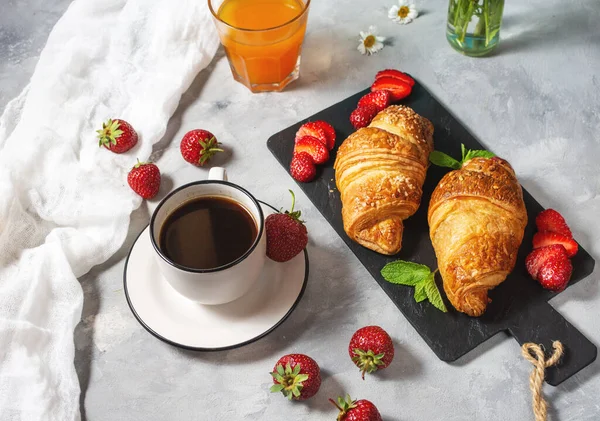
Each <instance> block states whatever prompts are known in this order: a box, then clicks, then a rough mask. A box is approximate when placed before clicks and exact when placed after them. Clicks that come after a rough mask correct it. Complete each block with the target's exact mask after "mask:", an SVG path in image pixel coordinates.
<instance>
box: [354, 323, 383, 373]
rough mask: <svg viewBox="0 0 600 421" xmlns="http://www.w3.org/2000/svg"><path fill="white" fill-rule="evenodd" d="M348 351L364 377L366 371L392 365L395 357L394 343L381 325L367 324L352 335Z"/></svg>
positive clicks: (372, 371)
mask: <svg viewBox="0 0 600 421" xmlns="http://www.w3.org/2000/svg"><path fill="white" fill-rule="evenodd" d="M348 353H349V354H350V358H352V361H353V362H354V364H356V366H357V367H358V368H360V371H361V372H362V378H363V379H364V378H365V373H374V372H375V371H377V370H383V369H384V368H386V367H387V366H388V365H390V363H391V362H392V360H393V359H394V343H393V342H392V338H390V335H388V333H387V332H386V331H385V330H383V329H382V328H380V327H379V326H365V327H363V328H361V329H358V330H357V331H356V332H354V335H352V338H351V339H350V345H349V346H348Z"/></svg>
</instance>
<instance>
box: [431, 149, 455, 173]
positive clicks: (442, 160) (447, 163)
mask: <svg viewBox="0 0 600 421" xmlns="http://www.w3.org/2000/svg"><path fill="white" fill-rule="evenodd" d="M429 162H431V163H432V164H434V165H437V166H438V167H447V168H452V169H454V170H459V169H460V167H461V163H460V162H458V161H457V160H456V159H454V158H452V157H451V156H450V155H446V154H445V153H444V152H440V151H433V152H431V153H430V154H429Z"/></svg>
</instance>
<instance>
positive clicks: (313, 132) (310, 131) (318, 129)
mask: <svg viewBox="0 0 600 421" xmlns="http://www.w3.org/2000/svg"><path fill="white" fill-rule="evenodd" d="M325 130H326V129H324V128H323V125H322V124H321V123H319V122H316V121H309V122H308V123H304V124H303V125H302V126H300V128H299V129H298V131H297V132H296V142H297V141H298V140H299V139H301V138H303V137H304V136H312V137H316V138H317V139H319V140H320V141H321V143H323V145H325V146H327V149H328V150H329V143H330V141H329V140H328V136H327V132H326V131H325ZM334 140H335V139H334Z"/></svg>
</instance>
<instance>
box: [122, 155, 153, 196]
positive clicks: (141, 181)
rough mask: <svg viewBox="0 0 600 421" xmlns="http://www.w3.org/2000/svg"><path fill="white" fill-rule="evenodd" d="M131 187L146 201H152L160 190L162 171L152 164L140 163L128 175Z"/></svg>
mask: <svg viewBox="0 0 600 421" xmlns="http://www.w3.org/2000/svg"><path fill="white" fill-rule="evenodd" d="M127 183H128V184H129V187H131V189H132V190H133V191H134V192H136V193H137V194H139V195H140V196H142V197H143V198H144V199H152V198H153V197H154V196H156V193H158V190H159V189H160V170H159V169H158V167H157V166H156V165H155V164H153V163H151V162H140V161H139V160H138V162H137V164H135V166H134V167H133V168H132V169H131V171H129V174H127Z"/></svg>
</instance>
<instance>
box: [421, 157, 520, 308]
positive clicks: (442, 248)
mask: <svg viewBox="0 0 600 421" xmlns="http://www.w3.org/2000/svg"><path fill="white" fill-rule="evenodd" d="M428 220H429V232H430V237H431V241H432V243H433V247H434V249H435V253H436V256H437V260H438V267H439V270H440V274H441V276H442V279H443V284H444V290H445V292H446V295H447V296H448V299H449V300H450V302H451V303H452V305H453V306H454V307H455V308H456V309H457V310H458V311H461V312H464V313H466V314H468V315H470V316H480V315H481V314H483V312H484V311H485V309H486V307H487V304H488V291H489V290H490V289H492V288H494V287H496V286H497V285H499V284H500V283H502V282H503V281H504V280H505V279H506V277H507V276H508V274H509V273H510V272H511V271H512V270H513V268H514V265H515V262H516V259H517V252H518V250H519V246H520V245H521V241H522V240H523V233H524V230H525V226H526V225H527V211H526V209H525V204H524V202H523V192H522V189H521V186H520V184H519V182H518V180H517V178H516V176H515V173H514V171H513V169H512V167H511V166H510V164H509V163H508V162H506V161H505V160H502V159H499V158H492V159H487V158H474V159H471V160H470V161H468V162H467V163H466V164H464V165H463V167H462V168H461V169H460V170H456V171H452V172H449V173H448V174H446V175H445V176H444V177H443V178H442V180H441V181H440V182H439V184H438V185H437V187H436V188H435V190H434V192H433V194H432V196H431V201H430V203H429V209H428Z"/></svg>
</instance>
